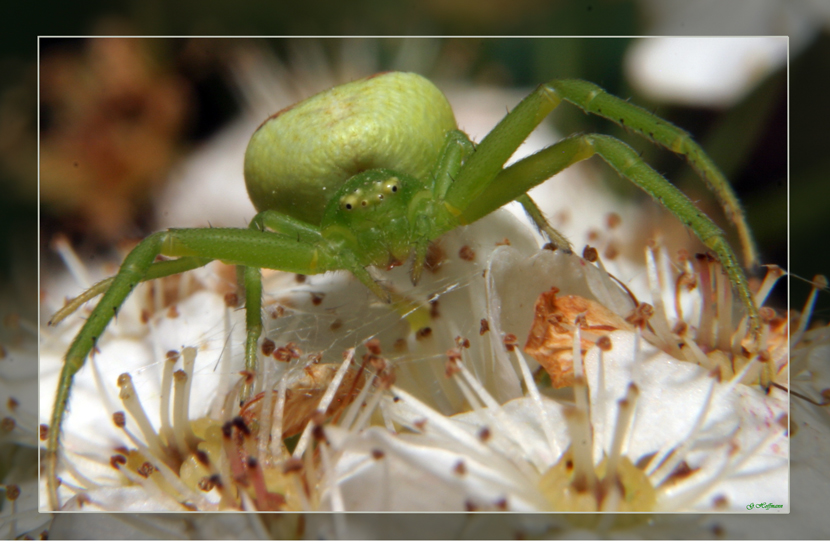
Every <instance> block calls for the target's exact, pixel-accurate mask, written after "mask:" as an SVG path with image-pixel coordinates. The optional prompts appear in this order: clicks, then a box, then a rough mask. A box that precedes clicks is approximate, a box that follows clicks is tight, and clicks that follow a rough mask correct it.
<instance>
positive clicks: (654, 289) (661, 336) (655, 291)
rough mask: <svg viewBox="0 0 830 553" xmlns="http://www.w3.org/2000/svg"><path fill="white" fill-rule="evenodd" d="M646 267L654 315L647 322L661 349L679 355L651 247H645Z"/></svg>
mask: <svg viewBox="0 0 830 553" xmlns="http://www.w3.org/2000/svg"><path fill="white" fill-rule="evenodd" d="M646 269H647V271H646V273H647V275H648V285H649V289H650V290H651V298H652V300H653V307H654V315H656V316H653V317H651V319H650V320H649V322H650V323H651V327H652V328H653V329H654V332H655V334H656V336H657V339H658V343H659V344H660V345H661V346H662V347H661V349H663V350H665V351H666V353H668V354H670V355H672V356H674V357H680V355H681V354H680V348H678V347H677V343H676V340H675V338H674V336H672V334H671V329H670V328H669V324H668V314H667V313H666V306H665V305H664V303H663V294H662V280H661V278H660V273H659V271H658V270H657V262H656V260H655V258H654V250H653V249H652V248H646Z"/></svg>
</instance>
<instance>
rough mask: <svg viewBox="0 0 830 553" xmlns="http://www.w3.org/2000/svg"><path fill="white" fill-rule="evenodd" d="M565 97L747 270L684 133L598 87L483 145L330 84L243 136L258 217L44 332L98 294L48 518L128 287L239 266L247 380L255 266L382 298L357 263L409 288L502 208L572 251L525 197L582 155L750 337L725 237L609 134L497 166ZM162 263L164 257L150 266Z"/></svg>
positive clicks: (82, 340) (76, 355)
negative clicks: (663, 223) (103, 342)
mask: <svg viewBox="0 0 830 553" xmlns="http://www.w3.org/2000/svg"><path fill="white" fill-rule="evenodd" d="M562 100H565V101H567V102H570V103H572V104H575V105H576V106H578V107H580V108H581V109H583V110H584V111H586V112H588V113H593V114H596V115H599V116H602V117H605V118H607V119H610V120H612V121H614V122H616V123H618V124H620V125H622V126H624V127H626V128H627V129H630V130H632V131H634V132H637V133H639V134H641V135H643V136H645V137H647V138H648V139H650V140H651V141H653V142H655V143H657V144H659V145H661V146H664V147H666V148H668V149H670V150H671V151H673V152H676V153H678V154H679V155H681V156H683V157H685V158H686V159H687V160H688V162H689V163H690V164H691V165H692V166H693V167H694V169H695V170H696V171H697V172H698V173H699V174H700V175H701V177H702V178H703V180H704V181H706V183H707V184H708V185H709V187H710V189H711V190H712V191H713V192H714V193H715V195H716V196H717V198H718V200H719V201H720V203H721V205H722V206H723V208H724V210H725V211H726V213H727V215H728V217H729V218H730V220H731V221H732V222H733V223H734V224H735V226H736V227H737V230H738V233H739V236H740V239H741V243H742V248H743V251H744V255H745V261H746V263H747V265H750V266H752V265H755V264H756V263H757V256H756V253H755V247H754V245H753V242H752V237H751V235H750V232H749V229H748V227H747V224H746V221H745V219H744V215H743V212H742V210H741V207H740V204H739V203H738V200H737V198H736V197H735V195H734V193H733V191H732V189H731V187H730V186H729V184H728V182H727V181H726V179H725V178H724V176H723V175H722V174H721V172H720V171H719V170H718V168H717V167H716V166H715V164H714V163H713V162H712V160H711V159H710V158H709V157H708V156H707V155H706V154H705V153H704V152H703V150H702V149H701V148H700V146H698V145H697V144H696V143H695V142H694V141H693V140H692V139H691V138H690V136H689V135H688V133H686V132H685V131H683V130H681V129H679V128H677V127H675V126H674V125H671V124H670V123H668V122H666V121H664V120H662V119H660V118H659V117H656V116H655V115H653V114H651V113H649V112H647V111H645V110H643V109H642V108H639V107H636V106H634V105H632V104H629V103H627V102H625V101H624V100H621V99H619V98H617V97H615V96H612V95H610V94H608V93H607V92H605V91H604V90H602V89H601V88H599V87H598V86H596V85H594V84H591V83H588V82H584V81H579V80H554V81H550V82H548V83H546V84H543V85H541V86H539V87H538V88H537V89H536V90H535V91H534V92H533V93H532V94H530V95H529V96H528V97H527V98H525V99H524V100H523V101H522V102H521V103H520V104H519V105H518V106H516V108H515V109H513V111H511V112H510V113H509V114H508V115H507V116H505V118H504V119H503V120H502V121H501V122H500V123H499V124H498V125H497V126H496V127H495V128H494V129H493V130H492V131H491V132H490V133H489V134H488V135H487V136H486V137H485V138H484V139H483V140H482V141H481V142H480V143H479V144H475V143H473V142H472V141H471V140H470V139H469V138H468V137H467V135H465V134H464V133H463V132H461V131H460V130H458V129H457V127H456V123H455V117H454V115H453V112H452V109H451V108H450V105H449V103H448V102H447V100H446V98H445V97H444V95H443V94H442V93H441V92H440V91H439V90H438V89H437V88H436V87H435V86H434V85H433V84H432V83H431V82H430V81H428V80H427V79H425V78H423V77H421V76H419V75H415V74H412V73H381V74H377V75H373V76H371V77H368V78H365V79H362V80H359V81H355V82H352V83H349V84H345V85H341V86H338V87H335V88H332V89H330V90H327V91H325V92H322V93H320V94H317V95H316V96H313V97H311V98H309V99H307V100H305V101H303V102H301V103H299V104H296V105H294V106H292V107H290V108H287V109H285V110H282V111H280V112H279V113H277V114H275V115H273V116H271V117H269V118H268V119H267V120H266V121H265V122H264V123H262V125H260V127H259V129H257V131H256V132H255V133H254V135H253V137H252V138H251V141H250V143H249V145H248V149H247V151H246V154H245V181H246V184H247V187H248V193H249V195H250V197H251V200H252V201H253V203H254V205H255V206H256V208H257V210H258V214H257V215H256V216H255V217H254V218H253V220H252V221H251V223H250V225H249V228H247V229H240V228H194V229H169V230H165V231H161V232H157V233H155V234H153V235H151V236H149V237H148V238H146V239H144V240H143V241H142V242H141V243H140V244H139V245H138V246H136V248H135V249H133V250H132V251H131V252H130V253H129V255H127V257H126V259H125V260H124V262H123V264H122V265H121V268H120V270H119V272H118V274H117V275H116V276H115V277H112V278H109V279H106V280H104V281H102V282H100V283H98V284H96V285H95V286H94V287H92V288H91V289H90V290H88V291H87V292H85V293H84V294H82V295H81V296H79V297H78V298H76V299H74V300H72V301H70V302H69V303H68V304H67V305H66V306H65V307H64V308H63V309H62V310H61V311H60V312H58V313H57V314H56V315H55V317H53V319H52V320H51V321H50V324H54V323H57V322H58V321H59V320H61V319H62V318H64V317H66V316H67V315H68V314H69V313H71V312H73V311H74V310H76V309H77V308H78V307H80V306H81V305H82V304H83V303H84V302H86V301H87V300H89V299H90V298H93V297H95V296H96V295H98V294H101V293H103V294H104V295H103V297H102V298H101V300H100V301H99V302H98V305H97V306H96V307H95V309H94V310H93V311H92V313H91V315H90V316H89V318H88V319H87V321H86V323H85V324H84V325H83V327H82V329H81V330H80V332H79V333H78V335H77V337H76V338H75V340H74V341H73V343H72V345H71V346H70V348H69V351H68V352H67V354H66V358H65V361H64V365H63V369H62V371H61V376H60V382H59V387H58V392H57V395H56V398H55V404H54V408H53V411H52V417H51V423H50V426H49V431H48V437H47V443H46V447H47V465H46V466H47V478H48V481H49V482H48V483H49V488H50V490H51V493H52V494H53V495H52V505H53V507H55V506H56V505H55V503H56V500H57V498H56V496H55V495H54V494H55V488H56V484H57V478H56V470H57V462H58V444H59V437H60V429H61V423H62V421H63V416H64V412H65V410H66V405H67V401H68V398H69V392H70V388H71V385H72V379H73V376H74V375H75V373H77V372H78V371H79V370H80V369H81V367H82V366H83V365H84V363H85V362H86V359H87V356H88V355H89V354H90V352H91V351H92V350H93V348H94V347H95V344H96V341H97V340H98V338H99V337H100V336H101V335H102V333H103V332H104V331H105V329H106V328H107V326H108V325H109V323H110V321H111V319H112V318H113V316H114V315H115V314H116V313H117V312H118V309H119V308H120V306H121V305H122V304H123V302H124V301H125V299H126V297H127V296H128V295H129V294H130V292H131V291H132V290H133V288H135V286H136V285H137V284H138V283H140V282H142V281H146V280H152V279H156V278H160V277H163V276H168V275H172V274H176V273H181V272H184V271H188V270H191V269H195V268H197V267H200V266H202V265H205V264H207V263H208V262H210V261H213V260H220V261H222V262H225V263H229V264H234V265H237V266H239V267H240V281H241V283H242V285H243V286H244V289H245V298H246V313H247V316H246V322H247V341H246V367H247V369H248V370H249V371H252V372H253V371H255V370H256V365H257V342H258V340H259V337H260V334H261V333H262V320H261V310H260V306H261V302H262V282H261V277H260V269H262V268H268V269H278V270H283V271H290V272H294V273H299V274H305V275H311V274H317V273H323V272H326V271H333V270H347V271H350V272H351V273H352V274H354V275H355V276H356V277H357V278H358V279H359V280H360V281H361V282H362V283H363V284H365V285H366V286H367V287H368V288H369V289H370V290H371V291H372V292H374V293H375V294H376V295H377V296H378V297H380V298H381V299H384V300H386V301H390V299H391V296H390V293H389V292H388V291H387V290H386V289H385V288H384V286H383V285H381V284H380V283H378V282H377V281H375V280H374V279H373V278H372V276H371V275H370V273H369V271H367V267H369V266H389V265H394V264H399V263H401V262H403V261H405V260H407V259H408V258H410V257H412V258H413V260H412V265H411V280H412V283H413V284H417V283H418V280H419V278H420V275H421V271H422V268H423V267H424V263H425V259H426V256H427V250H428V247H429V244H430V242H431V241H433V240H435V239H437V238H438V237H440V236H441V235H443V234H444V233H446V232H447V231H449V230H451V229H453V228H455V227H458V226H461V225H467V224H470V223H472V222H474V221H476V220H478V219H480V218H481V217H483V216H485V215H487V214H489V213H491V212H493V211H495V210H496V209H498V208H499V207H501V206H503V205H505V204H507V203H509V202H511V201H513V200H518V201H519V202H520V203H521V204H522V205H523V206H524V208H525V210H526V211H527V212H528V214H529V215H530V216H531V218H532V219H533V220H534V222H535V223H536V225H537V226H538V227H539V230H540V231H541V232H543V233H544V234H546V235H547V237H548V238H549V240H550V241H551V243H552V244H553V245H554V246H556V247H557V248H560V249H563V250H569V249H570V245H569V243H568V241H567V240H566V239H565V238H564V237H563V236H562V235H561V234H559V233H558V232H557V231H556V230H554V229H553V228H551V227H550V225H549V224H548V223H547V222H546V220H545V218H544V216H543V215H542V213H541V212H540V210H539V209H538V208H537V207H536V205H535V204H534V203H533V201H532V200H531V199H530V197H529V196H527V194H526V193H527V191H528V190H530V189H531V188H533V187H535V186H536V185H538V184H540V183H542V182H543V181H545V180H547V179H548V178H550V177H551V176H552V175H554V174H556V173H558V172H559V171H561V170H562V169H564V168H566V167H568V166H570V165H572V164H574V163H576V162H578V161H582V160H584V159H587V158H589V157H591V156H593V155H594V154H597V155H599V156H600V157H601V158H603V159H604V160H605V161H606V162H607V163H608V164H610V165H611V166H612V167H613V168H614V169H615V170H616V171H617V172H619V173H620V174H621V175H622V176H624V177H625V178H627V179H629V180H630V181H632V182H633V183H634V184H636V185H637V186H639V187H640V188H642V189H643V190H645V191H646V192H648V193H649V194H650V195H651V196H652V197H654V198H655V199H656V200H658V201H659V202H660V203H662V204H663V205H664V206H666V208H667V209H668V210H669V211H671V212H672V213H673V214H674V215H675V216H676V217H677V218H678V219H679V220H680V221H681V222H683V223H684V224H685V225H686V226H687V227H689V228H690V229H691V230H692V231H693V232H694V233H695V234H696V235H697V236H698V237H699V238H700V240H701V241H702V242H703V243H704V244H705V245H706V246H707V247H709V248H710V249H711V250H712V251H713V252H714V253H715V255H717V257H718V259H719V260H720V262H721V264H722V266H723V269H724V270H725V271H726V273H727V275H728V277H729V279H730V281H731V282H732V285H733V287H734V288H735V290H736V292H737V293H738V296H739V297H740V299H741V301H742V303H743V304H744V306H745V308H746V311H747V315H748V317H749V325H750V329H751V330H752V331H753V333H756V332H757V330H758V329H759V328H760V318H759V315H758V309H757V307H756V305H755V303H754V301H753V297H752V294H751V292H750V291H749V288H748V285H747V281H746V277H745V276H744V273H743V271H742V269H741V267H740V265H739V263H738V261H737V260H736V258H735V255H734V254H733V252H732V249H731V247H730V246H729V244H728V242H727V240H726V238H725V236H724V234H723V231H721V229H720V228H718V226H717V225H715V224H714V223H713V222H712V221H711V220H710V219H709V218H708V217H707V216H706V215H705V214H704V213H702V212H701V211H700V210H699V209H698V208H697V207H695V205H694V204H693V203H692V202H691V201H690V200H689V199H688V198H687V197H686V196H685V195H684V194H683V193H682V192H680V191H679V190H678V189H677V188H675V187H674V186H673V185H672V184H671V183H669V182H668V181H667V180H665V179H664V178H663V177H662V176H661V175H660V174H659V173H657V172H656V171H655V170H654V169H652V168H651V167H650V166H649V165H648V164H646V163H645V162H644V161H643V160H642V159H641V158H640V156H639V155H638V154H637V153H636V152H635V151H634V150H633V149H632V148H631V147H629V146H628V145H626V144H625V143H623V142H621V141H619V140H617V139H615V138H612V137H610V136H606V135H597V134H581V135H574V136H570V137H568V138H565V139H563V140H561V141H559V142H557V143H556V144H554V145H552V146H549V147H547V148H545V149H543V150H541V151H539V152H537V153H535V154H533V155H531V156H528V157H526V158H524V159H522V160H520V161H518V162H516V163H514V164H513V165H511V166H509V167H507V168H505V167H504V164H505V162H506V161H507V160H508V159H509V158H510V156H511V155H512V154H513V153H514V152H515V151H516V149H517V148H518V147H519V145H520V144H521V143H522V142H523V141H524V140H525V139H526V138H527V136H528V135H529V134H530V133H531V131H532V130H533V129H534V128H535V127H536V126H537V125H539V123H540V122H541V121H542V120H543V119H544V118H545V117H546V116H547V115H548V114H549V113H550V112H551V111H552V110H553V109H554V108H555V107H557V105H558V104H559V103H560V102H561V101H562ZM159 255H163V256H169V257H173V258H175V259H171V260H164V261H157V260H156V258H157V257H158V256H159Z"/></svg>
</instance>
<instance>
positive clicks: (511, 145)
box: [445, 80, 758, 267]
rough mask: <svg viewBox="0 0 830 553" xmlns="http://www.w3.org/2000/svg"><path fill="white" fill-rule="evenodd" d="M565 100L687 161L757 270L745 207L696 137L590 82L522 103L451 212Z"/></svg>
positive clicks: (481, 149)
mask: <svg viewBox="0 0 830 553" xmlns="http://www.w3.org/2000/svg"><path fill="white" fill-rule="evenodd" d="M562 100H566V101H568V102H570V103H572V104H574V105H576V106H578V107H580V108H581V109H583V110H584V111H586V112H588V113H593V114H596V115H599V116H601V117H604V118H606V119H609V120H611V121H614V122H615V123H618V124H620V125H622V126H623V127H625V128H628V129H631V130H633V131H634V132H636V133H638V134H640V135H642V136H644V137H646V138H648V139H649V140H651V141H653V142H654V143H656V144H659V145H661V146H663V147H665V148H667V149H669V150H671V151H673V152H675V153H677V154H679V155H681V156H683V157H685V158H686V159H687V160H688V162H689V164H691V166H692V167H693V168H694V169H695V171H697V173H698V174H699V175H700V176H701V177H702V178H703V180H704V181H705V182H706V184H707V186H708V187H709V189H710V190H712V192H713V193H714V194H715V196H716V197H717V199H718V202H719V203H720V204H721V206H722V208H723V209H724V211H725V212H726V215H727V217H729V219H730V220H731V221H732V223H733V224H734V225H735V227H736V228H737V230H738V234H739V237H740V240H741V245H742V248H743V251H744V258H745V262H746V265H747V266H749V267H754V266H756V265H757V264H758V254H757V251H756V248H755V243H754V241H753V239H752V233H751V232H750V230H749V225H748V224H747V222H746V217H745V215H744V212H743V209H742V208H741V205H740V202H739V201H738V199H737V197H736V196H735V193H734V192H733V190H732V187H731V186H730V185H729V182H728V181H727V180H726V177H724V176H723V174H722V173H721V172H720V170H719V169H718V168H717V166H716V165H715V163H714V162H713V161H712V159H711V158H710V157H709V156H707V155H706V153H705V152H704V151H703V149H702V148H701V147H700V146H698V145H697V143H696V142H695V141H694V140H692V138H691V136H689V134H688V133H687V132H685V131H684V130H682V129H680V128H678V127H675V126H674V125H672V124H670V123H668V122H667V121H664V120H663V119H660V118H659V117H657V116H655V115H653V114H651V113H649V112H648V111H646V110H644V109H643V108H640V107H637V106H634V105H632V104H629V103H628V102H626V101H624V100H622V99H620V98H617V97H616V96H613V95H611V94H608V93H607V92H605V91H604V90H603V89H601V88H600V87H598V86H596V85H594V84H591V83H588V82H585V81H579V80H555V81H550V82H548V83H547V84H544V85H542V86H540V87H538V88H537V89H536V90H535V91H534V92H533V93H532V94H530V95H529V96H528V97H527V98H525V99H524V100H522V101H521V103H519V105H518V106H516V108H515V109H514V110H513V111H512V112H510V113H509V114H508V115H507V116H506V117H505V118H504V119H502V120H501V122H499V124H498V125H496V127H495V128H494V129H493V130H492V131H491V132H490V134H488V135H487V136H486V137H485V138H484V140H482V141H481V143H480V144H479V145H478V147H477V148H476V152H475V153H474V154H473V155H472V156H471V157H470V159H469V160H468V162H467V163H466V164H465V167H464V170H463V171H461V172H460V174H459V175H458V178H457V179H456V181H455V182H454V183H453V186H452V187H451V188H450V189H449V190H448V192H447V195H446V198H445V203H446V207H447V209H448V210H449V211H450V212H452V213H460V212H462V211H464V210H465V208H466V206H467V205H468V204H469V203H471V202H473V201H474V200H475V199H476V198H477V197H478V196H479V195H480V194H481V193H482V192H483V191H484V189H485V188H487V187H488V184H489V183H490V182H491V181H492V180H493V179H494V178H495V176H496V175H497V174H498V173H499V171H500V170H501V169H502V167H504V164H505V163H506V162H507V160H508V159H509V158H510V156H511V155H512V154H513V152H515V151H516V149H517V148H518V147H519V145H520V144H521V143H522V142H523V141H524V140H525V139H526V138H527V136H528V135H529V134H530V132H531V131H532V130H533V129H534V128H536V126H537V125H538V124H539V123H541V121H542V120H543V119H544V118H545V117H546V116H547V115H548V114H549V113H550V112H551V111H552V110H553V109H555V108H556V107H557V106H558V105H559V104H560V103H561V102H562Z"/></svg>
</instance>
